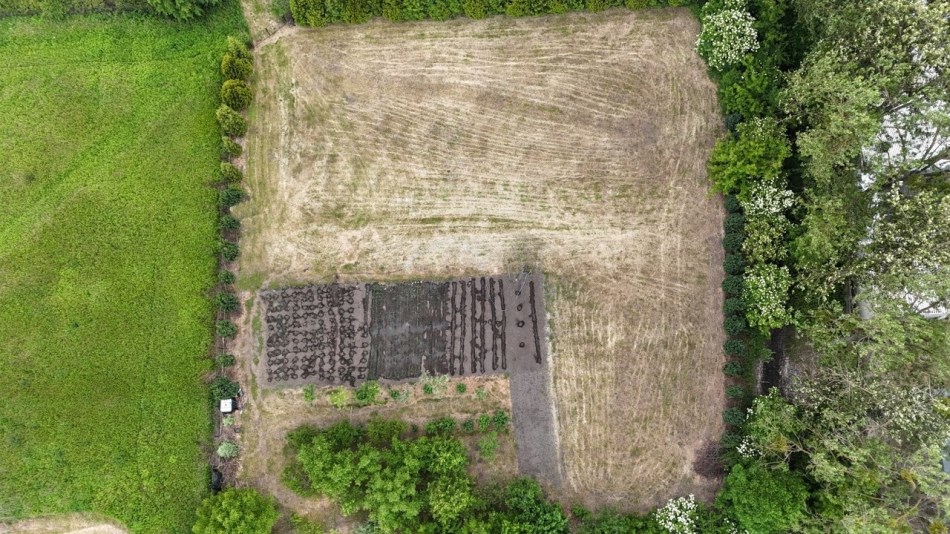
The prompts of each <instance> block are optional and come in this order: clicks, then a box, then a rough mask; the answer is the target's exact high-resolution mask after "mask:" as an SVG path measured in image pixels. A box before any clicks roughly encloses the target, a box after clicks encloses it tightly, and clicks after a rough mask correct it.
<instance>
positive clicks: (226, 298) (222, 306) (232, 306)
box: [214, 293, 240, 313]
mask: <svg viewBox="0 0 950 534" xmlns="http://www.w3.org/2000/svg"><path fill="white" fill-rule="evenodd" d="M214 301H215V304H216V305H217V306H218V309H219V310H221V311H222V312H224V313H231V312H235V311H237V309H238V307H239V306H240V304H239V303H238V299H237V297H236V296H234V293H218V295H217V296H216V297H215V299H214Z"/></svg>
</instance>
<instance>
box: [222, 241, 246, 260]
mask: <svg viewBox="0 0 950 534" xmlns="http://www.w3.org/2000/svg"><path fill="white" fill-rule="evenodd" d="M219 247H220V250H221V257H222V258H224V259H225V261H234V260H236V259H237V257H238V255H239V254H240V253H241V249H240V248H238V245H237V243H232V242H231V241H226V240H221V242H220V243H219Z"/></svg>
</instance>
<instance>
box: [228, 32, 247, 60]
mask: <svg viewBox="0 0 950 534" xmlns="http://www.w3.org/2000/svg"><path fill="white" fill-rule="evenodd" d="M227 46H228V52H227V53H228V54H231V55H232V56H234V57H236V58H240V59H244V60H247V61H250V60H251V51H250V50H248V49H247V45H246V44H244V43H242V42H241V41H239V40H238V39H237V38H235V37H232V36H230V35H229V36H228V39H227Z"/></svg>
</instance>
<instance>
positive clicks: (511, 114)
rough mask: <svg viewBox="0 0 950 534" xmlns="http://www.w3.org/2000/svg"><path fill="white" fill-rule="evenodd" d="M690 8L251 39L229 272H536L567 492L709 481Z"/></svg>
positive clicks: (707, 200)
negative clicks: (252, 66)
mask: <svg viewBox="0 0 950 534" xmlns="http://www.w3.org/2000/svg"><path fill="white" fill-rule="evenodd" d="M697 32H698V24H697V23H696V21H695V20H694V19H693V18H692V16H691V15H690V13H689V12H688V11H686V10H647V11H639V12H628V11H616V12H606V13H597V14H573V15H566V16H559V17H542V18H530V19H507V18H494V19H490V20H483V21H467V20H459V21H449V22H432V23H419V24H401V25H395V24H389V23H382V22H375V23H371V24H367V25H361V26H350V27H329V28H321V29H318V30H299V29H298V30H294V31H289V32H286V33H284V34H282V35H281V37H280V39H278V40H276V41H275V42H274V43H272V44H268V45H266V46H264V47H261V48H260V49H259V50H258V52H257V55H258V60H257V68H258V73H257V80H258V81H257V91H258V94H257V100H256V104H255V108H254V110H253V112H252V126H251V132H250V134H249V136H248V140H249V147H248V149H249V150H248V183H249V184H250V185H249V190H250V194H251V202H249V203H246V204H244V205H243V206H242V208H241V209H242V213H241V215H242V216H243V218H244V220H243V223H244V237H243V238H242V259H241V266H240V269H241V278H242V284H243V287H244V288H245V289H251V288H255V287H258V286H261V285H280V284H288V283H303V282H327V281H332V280H334V279H335V278H336V279H339V280H342V281H370V280H408V279H433V278H441V279H445V278H451V277H460V276H467V275H476V274H492V273H500V272H505V271H512V270H515V269H520V268H521V267H522V266H524V265H528V266H533V267H537V268H540V269H541V270H543V272H544V273H545V275H546V277H547V278H546V291H547V297H546V299H547V309H548V314H549V327H550V328H549V329H550V338H551V339H550V341H551V343H552V345H551V346H552V353H551V354H552V355H551V361H552V365H553V375H554V376H553V390H554V393H555V398H556V409H557V412H558V421H559V439H560V447H561V454H562V458H563V462H564V473H565V476H566V482H567V483H566V487H565V488H564V495H563V497H564V499H565V500H566V501H567V500H579V501H583V502H585V503H586V504H588V505H593V506H599V505H605V504H611V505H614V506H619V507H621V508H628V509H629V508H636V509H642V508H644V507H647V506H651V505H655V504H658V503H659V502H661V501H663V500H665V499H666V498H668V497H670V496H673V495H675V494H685V493H697V494H698V495H701V496H709V495H711V493H712V491H713V490H714V489H715V486H716V484H717V481H715V480H709V479H703V478H701V477H698V476H697V475H695V474H694V473H693V471H692V463H693V460H694V457H695V455H696V454H697V452H698V451H699V450H700V449H701V448H702V446H703V445H704V444H705V443H706V442H707V441H709V440H714V439H716V438H717V437H718V436H719V435H720V433H721V431H722V423H721V422H720V415H719V414H720V411H721V408H722V407H723V406H724V403H725V399H724V394H723V378H722V374H721V371H720V368H721V366H722V364H723V363H724V357H723V355H722V353H721V345H722V342H723V340H724V336H723V333H722V331H721V326H720V324H721V313H720V309H721V300H722V296H721V292H720V290H719V282H720V280H721V278H722V272H721V268H720V259H721V257H720V255H721V248H720V246H719V239H720V231H721V223H722V217H723V214H722V210H721V207H720V202H719V200H717V199H716V198H714V197H712V196H710V195H709V194H708V185H707V180H706V175H705V162H706V157H707V154H708V151H709V150H710V148H711V146H712V145H713V143H714V140H715V138H716V137H717V135H719V133H720V131H721V126H720V120H719V114H718V109H717V105H716V101H715V89H714V86H713V84H712V83H711V82H710V81H709V80H708V79H707V77H706V74H705V68H704V66H703V64H702V62H701V60H700V59H699V57H698V56H696V55H695V53H694V52H693V46H694V43H695V39H696V35H697Z"/></svg>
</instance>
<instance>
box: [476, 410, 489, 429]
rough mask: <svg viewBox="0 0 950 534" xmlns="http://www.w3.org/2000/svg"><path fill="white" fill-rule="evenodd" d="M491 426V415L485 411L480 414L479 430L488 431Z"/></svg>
mask: <svg viewBox="0 0 950 534" xmlns="http://www.w3.org/2000/svg"><path fill="white" fill-rule="evenodd" d="M490 428H491V416H490V415H488V414H487V413H483V414H482V415H479V416H478V431H479V432H488V430H489V429H490Z"/></svg>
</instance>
